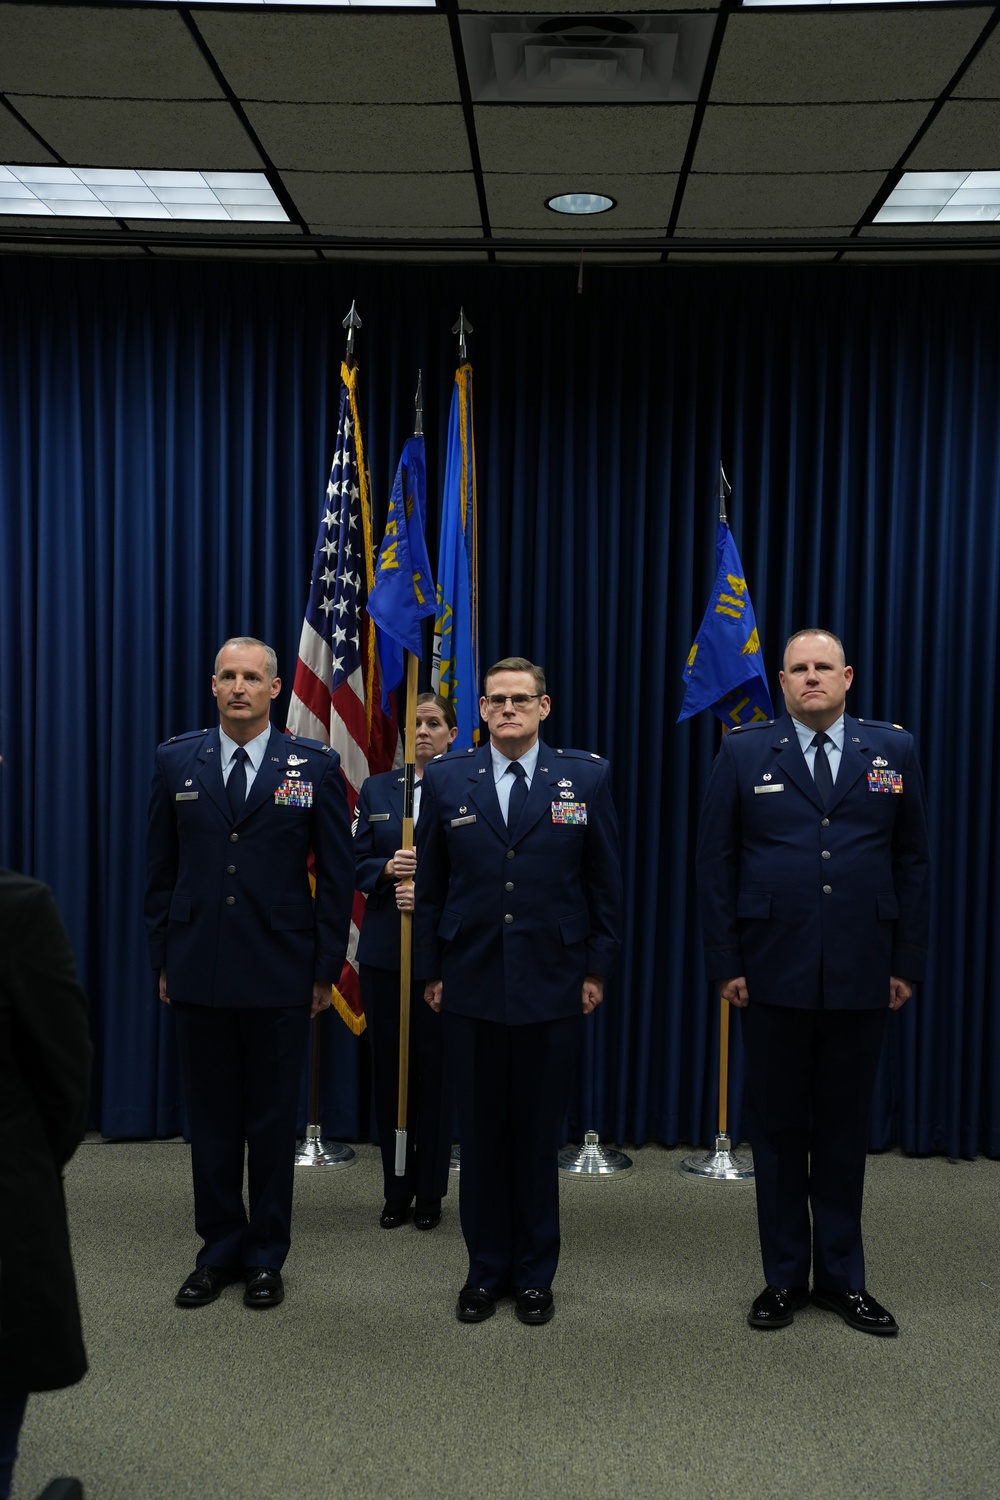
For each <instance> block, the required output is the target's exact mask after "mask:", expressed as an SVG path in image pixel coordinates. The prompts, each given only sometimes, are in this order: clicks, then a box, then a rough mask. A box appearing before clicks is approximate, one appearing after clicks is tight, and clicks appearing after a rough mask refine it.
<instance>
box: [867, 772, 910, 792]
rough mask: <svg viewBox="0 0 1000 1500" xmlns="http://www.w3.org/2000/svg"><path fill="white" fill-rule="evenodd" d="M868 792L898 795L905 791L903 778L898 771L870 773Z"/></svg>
mask: <svg viewBox="0 0 1000 1500" xmlns="http://www.w3.org/2000/svg"><path fill="white" fill-rule="evenodd" d="M868 790H869V791H870V792H895V793H897V795H898V794H899V793H900V792H902V790H903V778H902V776H901V775H900V773H899V772H898V771H869V772H868Z"/></svg>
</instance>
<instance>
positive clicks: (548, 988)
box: [414, 657, 622, 1326]
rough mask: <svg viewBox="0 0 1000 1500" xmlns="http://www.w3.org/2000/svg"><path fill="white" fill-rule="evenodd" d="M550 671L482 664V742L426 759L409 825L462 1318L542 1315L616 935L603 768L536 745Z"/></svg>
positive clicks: (579, 754) (614, 857) (550, 1307)
mask: <svg viewBox="0 0 1000 1500" xmlns="http://www.w3.org/2000/svg"><path fill="white" fill-rule="evenodd" d="M550 708H551V702H550V699H549V696H548V693H547V692H546V690H545V673H544V672H543V670H542V668H541V667H537V666H535V665H533V664H532V663H531V662H530V661H527V660H525V658H524V657H506V658H505V659H504V660H503V661H499V662H497V664H496V665H495V666H493V667H491V668H490V670H489V671H488V672H487V673H486V678H485V683H484V693H483V696H482V698H481V699H480V701H479V709H480V713H481V715H482V717H483V719H484V720H485V722H486V724H487V726H488V728H489V743H488V744H487V745H485V746H483V747H482V748H480V749H478V750H472V751H469V752H467V754H465V755H458V756H456V755H450V756H448V757H447V758H443V759H441V760H436V761H432V762H431V763H430V765H428V767H427V769H426V771H425V773H424V786H423V793H422V802H421V809H420V823H419V827H418V833H417V876H416V903H415V904H416V953H415V961H414V967H415V971H416V972H417V973H422V974H431V975H435V976H437V977H436V978H434V979H433V980H430V981H428V983H427V986H426V988H425V992H424V998H425V1000H426V1001H427V1003H428V1004H429V1005H430V1006H431V1007H432V1009H434V1010H438V1009H440V1010H441V1012H442V1016H443V1020H444V1032H445V1045H446V1048H447V1051H448V1057H449V1061H450V1064H451V1072H452V1077H453V1080H454V1084H455V1087H456V1091H457V1097H458V1114H459V1128H460V1139H461V1145H462V1172H461V1179H460V1191H459V1214H460V1218H461V1222H462V1233H463V1235H464V1236H465V1243H466V1247H467V1249H468V1252H469V1271H468V1276H467V1278H466V1284H465V1285H464V1286H463V1287H462V1289H461V1291H460V1292H459V1297H458V1304H457V1307H456V1314H457V1317H458V1318H459V1320H460V1321H461V1322H464V1323H480V1322H482V1321H483V1320H484V1319H486V1318H489V1317H491V1316H492V1314H493V1313H494V1312H495V1311H496V1306H497V1301H498V1299H499V1298H500V1297H503V1296H505V1295H507V1294H508V1293H510V1294H513V1296H514V1298H515V1307H514V1311H515V1313H516V1316H517V1317H518V1318H519V1319H520V1321H521V1322H522V1323H525V1324H528V1325H529V1326H531V1325H538V1324H542V1323H547V1322H548V1321H549V1320H550V1319H551V1317H552V1316H553V1313H554V1311H555V1307H554V1303H553V1299H552V1281H553V1278H554V1276H555V1271H556V1264H557V1261H558V1258H559V1183H558V1165H557V1151H558V1148H559V1146H560V1144H561V1130H562V1127H563V1122H564V1119H565V1115H566V1110H567V1108H568V1105H569V1098H570V1092H571V1090H572V1087H573V1084H574V1082H575V1080H576V1076H577V1068H578V1064H579V1056H580V1048H581V1044H582V1039H583V1026H584V1019H585V1017H586V1016H588V1015H590V1014H591V1012H593V1011H594V1010H595V1009H596V1008H597V1006H598V1005H600V1003H601V1001H602V999H603V998H604V979H605V976H606V975H607V973H608V972H609V970H610V967H611V964H612V961H613V960H614V957H615V955H616V953H617V951H618V948H619V945H620V929H621V904H622V895H621V869H620V860H619V852H618V820H617V817H616V815H615V809H614V804H613V802H612V800H611V790H610V785H609V768H608V763H607V761H605V760H603V759H602V758H601V757H600V756H598V755H591V754H589V753H588V752H586V751H582V750H557V749H553V748H550V747H549V746H548V745H546V744H545V743H544V741H542V740H541V739H539V726H540V724H541V721H542V720H543V719H546V718H547V717H548V715H549V711H550Z"/></svg>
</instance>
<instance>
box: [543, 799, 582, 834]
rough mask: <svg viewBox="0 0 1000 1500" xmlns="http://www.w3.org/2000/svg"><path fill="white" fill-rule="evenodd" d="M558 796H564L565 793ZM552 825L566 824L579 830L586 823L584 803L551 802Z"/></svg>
mask: <svg viewBox="0 0 1000 1500" xmlns="http://www.w3.org/2000/svg"><path fill="white" fill-rule="evenodd" d="M560 795H562V796H565V793H561V794H560ZM552 821H553V823H567V824H570V825H571V826H572V827H574V828H581V827H583V826H585V825H586V822H587V804H586V802H553V804H552Z"/></svg>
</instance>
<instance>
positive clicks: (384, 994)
mask: <svg viewBox="0 0 1000 1500" xmlns="http://www.w3.org/2000/svg"><path fill="white" fill-rule="evenodd" d="M457 733H458V730H457V727H456V723H455V710H454V706H453V705H452V704H450V703H448V702H446V701H445V700H444V699H443V698H439V697H437V696H436V694H434V693H421V694H420V695H419V697H418V698H417V703H416V734H415V737H414V742H413V744H412V746H411V744H410V743H409V742H407V747H406V748H407V758H408V759H410V758H411V757H412V759H413V762H414V788H413V804H414V805H413V822H414V824H416V821H417V816H418V814H419V810H420V782H421V778H422V776H423V774H424V767H425V766H426V765H427V764H428V762H429V761H431V760H433V759H434V757H435V756H437V755H442V754H444V752H445V751H446V750H448V749H449V747H450V746H451V743H452V741H453V740H454V738H455V735H456V734H457ZM405 782H406V778H405V776H403V775H400V774H399V773H398V772H397V771H385V772H383V773H382V774H381V775H380V776H371V777H369V778H368V780H367V781H366V782H365V783H364V785H363V786H362V788H361V794H360V796H359V798H358V808H357V825H356V830H355V846H354V847H355V864H356V869H357V888H358V890H359V891H364V892H365V893H366V894H367V896H368V903H367V906H366V908H365V920H364V924H363V926H362V928H361V937H360V940H359V943H358V964H359V968H360V974H361V996H362V999H363V1000H364V1005H365V1014H366V1015H367V1017H368V1019H369V1024H370V1030H369V1035H370V1037H371V1044H372V1065H373V1067H372V1078H373V1090H374V1096H375V1120H376V1124H377V1126H378V1138H379V1145H380V1147H381V1151H382V1170H383V1176H384V1179H385V1207H384V1209H383V1210H382V1214H381V1217H380V1219H379V1223H380V1224H381V1225H382V1228H383V1229H397V1228H399V1226H400V1225H401V1224H405V1223H406V1221H407V1220H408V1218H409V1216H410V1206H411V1204H412V1203H413V1200H414V1198H416V1206H415V1208H414V1213H413V1222H414V1224H415V1225H416V1227H417V1228H418V1229H433V1228H434V1226H435V1225H436V1224H438V1223H440V1220H441V1199H442V1198H443V1197H444V1196H445V1194H446V1192H447V1191H448V1164H449V1158H450V1156H451V1108H450V1103H449V1100H448V1098H447V1093H446V1090H445V1089H444V1086H443V1082H444V1049H443V1043H442V1037H441V1017H440V1016H439V1015H435V1013H434V1012H433V1011H432V1010H430V1009H429V1008H428V1007H427V1006H426V1005H424V1004H422V1003H421V996H422V994H423V978H421V979H420V980H419V982H416V981H414V982H411V993H410V999H411V1005H410V1035H409V1049H410V1067H409V1079H408V1083H409V1089H408V1096H409V1097H408V1105H409V1107H408V1110H407V1114H406V1132H407V1145H406V1156H405V1171H404V1175H403V1176H402V1177H397V1176H396V1171H395V1163H396V1138H395V1132H394V1128H393V1127H394V1125H395V1124H396V1120H397V1113H398V1112H397V1102H398V1087H397V1086H398V1081H399V1015H400V1006H399V1001H400V991H399V984H400V946H399V945H400V927H401V925H402V924H401V918H400V914H401V913H402V912H404V911H407V912H412V911H413V877H414V874H415V872H416V864H417V861H416V854H415V853H414V851H413V849H412V848H409V849H404V848H402V847H401V845H402V842H403V797H404V792H405ZM414 1000H415V1001H416V1003H415V1004H414V1003H413V1002H414Z"/></svg>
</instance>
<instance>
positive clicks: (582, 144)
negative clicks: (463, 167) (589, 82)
mask: <svg viewBox="0 0 1000 1500" xmlns="http://www.w3.org/2000/svg"><path fill="white" fill-rule="evenodd" d="M475 116H476V138H477V140H478V142H479V154H480V157H481V159H482V164H483V170H484V171H485V172H564V171H566V172H590V173H593V172H609V173H615V172H620V171H629V172H655V173H662V172H677V171H679V170H680V167H681V164H682V162H683V160H684V152H685V150H686V148H687V142H688V136H689V134H690V131H691V123H692V121H693V119H694V105H688V104H663V105H641V104H640V105H633V106H631V107H630V108H629V107H624V106H619V105H593V104H591V105H563V106H562V107H556V106H551V107H550V106H548V105H538V106H533V107H531V108H528V107H526V106H524V105H520V106H516V105H515V106H511V105H501V104H498V105H484V104H481V105H478V106H477V107H476V111H475Z"/></svg>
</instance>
